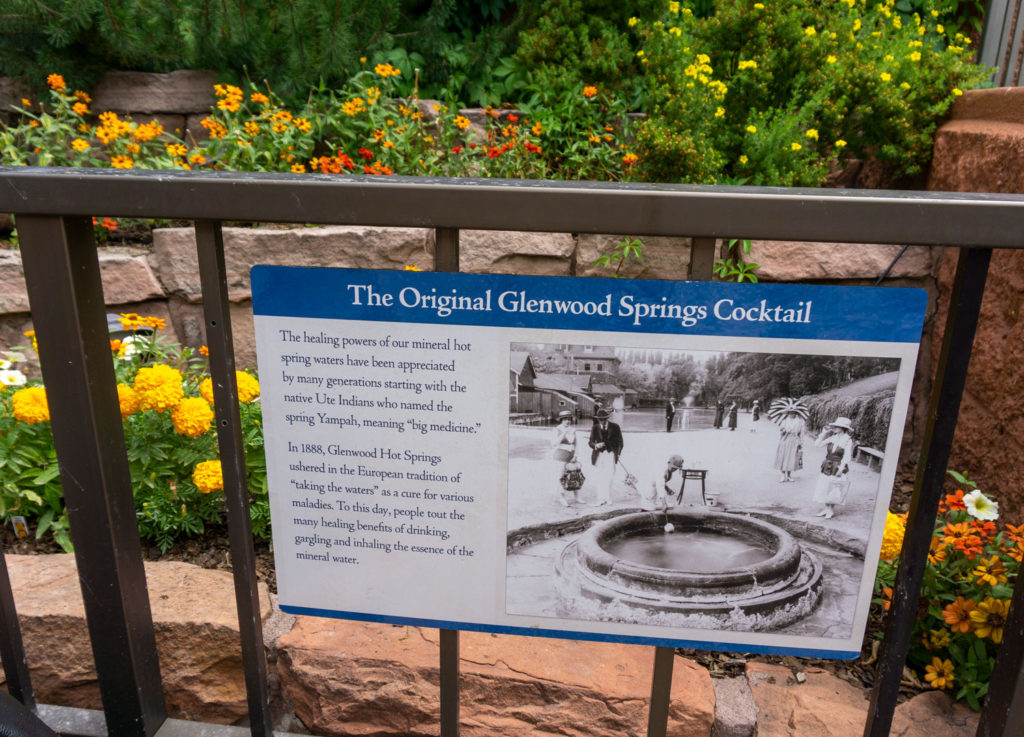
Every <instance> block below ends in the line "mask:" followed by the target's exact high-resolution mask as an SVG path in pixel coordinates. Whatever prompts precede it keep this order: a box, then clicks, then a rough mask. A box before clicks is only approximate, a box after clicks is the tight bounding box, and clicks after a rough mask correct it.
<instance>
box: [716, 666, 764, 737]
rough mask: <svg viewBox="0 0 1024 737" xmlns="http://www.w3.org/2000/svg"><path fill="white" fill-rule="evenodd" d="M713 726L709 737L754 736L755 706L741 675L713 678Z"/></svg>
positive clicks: (755, 724) (755, 728) (748, 685)
mask: <svg viewBox="0 0 1024 737" xmlns="http://www.w3.org/2000/svg"><path fill="white" fill-rule="evenodd" d="M711 683H712V684H714V687H715V726H714V728H713V729H712V730H711V737H756V735H757V707H755V706H754V697H753V694H751V693H750V684H748V683H747V679H746V678H745V677H743V676H736V677H735V678H713V679H711Z"/></svg>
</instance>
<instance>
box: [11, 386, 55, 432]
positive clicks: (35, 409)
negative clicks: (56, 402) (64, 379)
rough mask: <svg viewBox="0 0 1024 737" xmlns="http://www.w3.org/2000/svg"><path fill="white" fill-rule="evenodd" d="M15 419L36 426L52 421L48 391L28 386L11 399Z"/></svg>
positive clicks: (39, 387)
mask: <svg viewBox="0 0 1024 737" xmlns="http://www.w3.org/2000/svg"><path fill="white" fill-rule="evenodd" d="M11 407H12V409H13V411H14V417H15V418H16V419H18V420H20V421H22V422H24V423H26V424H29V425H35V424H38V423H40V422H45V421H46V420H48V419H50V405H49V404H47V402H46V390H45V389H44V388H43V387H41V386H27V387H25V388H24V389H19V390H18V391H16V392H15V393H14V396H12V397H11Z"/></svg>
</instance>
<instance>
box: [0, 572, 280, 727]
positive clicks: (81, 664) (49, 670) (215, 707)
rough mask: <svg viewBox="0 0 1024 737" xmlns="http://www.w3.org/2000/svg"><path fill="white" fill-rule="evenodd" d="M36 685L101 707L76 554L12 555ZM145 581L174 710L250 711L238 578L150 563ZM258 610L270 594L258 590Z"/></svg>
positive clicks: (44, 692)
mask: <svg viewBox="0 0 1024 737" xmlns="http://www.w3.org/2000/svg"><path fill="white" fill-rule="evenodd" d="M7 565H8V568H9V570H10V577H11V586H12V589H13V591H14V599H15V605H16V607H17V610H18V618H19V621H20V624H21V628H22V634H23V636H24V640H25V651H26V657H27V660H28V664H29V668H30V672H31V677H32V684H33V687H34V689H35V693H36V698H37V699H38V700H39V701H40V702H41V703H50V704H59V705H62V706H75V707H82V708H91V709H98V708H101V705H100V699H99V689H98V687H97V683H96V673H95V669H94V666H93V657H92V650H91V648H90V645H89V640H88V635H87V629H86V623H85V610H84V607H83V605H82V594H81V588H80V585H79V581H78V572H77V567H76V565H75V558H74V556H73V555H8V556H7ZM145 565H146V580H147V584H148V588H149V600H150V608H151V609H152V612H153V621H154V627H155V630H156V640H157V652H158V654H159V658H160V671H161V675H162V677H163V681H164V693H165V698H166V700H167V706H168V712H169V714H170V716H172V717H174V718H179V719H189V720H195V721H205V722H214V723H219V724H232V723H235V722H238V721H239V720H241V719H244V718H245V717H246V716H247V714H248V707H247V704H246V694H245V679H244V674H243V671H242V655H241V646H240V640H239V631H238V621H237V615H236V605H235V596H234V584H233V579H232V576H231V574H230V573H229V572H227V571H215V570H206V569H203V568H199V567H198V566H194V565H190V564H188V563H179V562H174V561H160V562H147V563H146V564H145ZM259 602H260V613H261V617H262V618H263V619H266V618H267V617H269V616H270V612H271V605H270V595H269V592H268V591H267V588H266V585H265V584H260V589H259Z"/></svg>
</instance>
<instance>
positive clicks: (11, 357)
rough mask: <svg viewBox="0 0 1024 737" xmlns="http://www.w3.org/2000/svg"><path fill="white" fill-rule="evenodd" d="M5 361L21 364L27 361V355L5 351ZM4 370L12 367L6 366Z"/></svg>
mask: <svg viewBox="0 0 1024 737" xmlns="http://www.w3.org/2000/svg"><path fill="white" fill-rule="evenodd" d="M4 359H6V360H8V361H10V362H11V363H21V362H22V361H24V360H25V354H24V353H20V352H18V351H4ZM4 368H10V366H4Z"/></svg>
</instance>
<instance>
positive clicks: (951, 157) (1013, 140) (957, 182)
mask: <svg viewBox="0 0 1024 737" xmlns="http://www.w3.org/2000/svg"><path fill="white" fill-rule="evenodd" d="M1020 120H1024V118H1020V119H1018V122H1017V123H1007V122H1001V121H992V120H951V121H949V122H948V123H946V124H945V125H943V126H942V127H941V128H939V130H938V132H937V133H936V134H935V144H934V147H933V151H932V168H931V172H930V174H929V177H928V189H930V190H942V191H947V192H1010V193H1013V192H1024V124H1022V123H1020V122H1019V121H1020Z"/></svg>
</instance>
